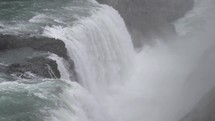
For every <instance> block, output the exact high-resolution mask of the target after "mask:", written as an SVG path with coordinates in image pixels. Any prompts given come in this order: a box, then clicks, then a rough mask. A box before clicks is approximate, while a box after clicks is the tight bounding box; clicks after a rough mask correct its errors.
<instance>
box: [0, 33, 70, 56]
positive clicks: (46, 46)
mask: <svg viewBox="0 0 215 121" xmlns="http://www.w3.org/2000/svg"><path fill="white" fill-rule="evenodd" d="M24 47H29V48H32V49H35V50H38V51H44V52H51V53H55V54H57V55H58V56H60V57H63V58H64V59H68V56H67V49H66V48H65V44H64V42H63V41H61V40H58V39H53V38H46V37H29V36H18V35H2V34H0V51H3V50H8V49H16V48H24Z"/></svg>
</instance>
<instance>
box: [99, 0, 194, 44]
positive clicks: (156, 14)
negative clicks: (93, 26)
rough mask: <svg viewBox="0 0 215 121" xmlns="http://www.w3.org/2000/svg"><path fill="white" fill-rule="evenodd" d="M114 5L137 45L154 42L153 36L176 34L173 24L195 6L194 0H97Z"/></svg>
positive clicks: (167, 36) (163, 36)
mask: <svg viewBox="0 0 215 121" xmlns="http://www.w3.org/2000/svg"><path fill="white" fill-rule="evenodd" d="M97 1H98V2H100V3H103V4H108V5H110V6H113V7H114V8H115V9H116V10H118V11H119V13H120V14H121V16H122V17H123V18H124V20H125V23H126V24H127V27H128V29H129V31H130V33H131V35H132V38H133V40H134V45H135V47H139V46H140V45H141V46H142V44H143V42H142V41H140V38H141V39H142V37H143V38H144V42H152V41H151V40H152V39H153V37H156V36H159V37H161V38H163V39H169V37H171V36H174V35H176V32H175V28H174V26H173V25H172V24H171V23H172V22H173V21H175V20H177V19H178V18H181V17H183V16H184V15H185V13H186V12H187V11H189V10H190V9H191V8H192V7H193V4H194V2H193V0H97Z"/></svg>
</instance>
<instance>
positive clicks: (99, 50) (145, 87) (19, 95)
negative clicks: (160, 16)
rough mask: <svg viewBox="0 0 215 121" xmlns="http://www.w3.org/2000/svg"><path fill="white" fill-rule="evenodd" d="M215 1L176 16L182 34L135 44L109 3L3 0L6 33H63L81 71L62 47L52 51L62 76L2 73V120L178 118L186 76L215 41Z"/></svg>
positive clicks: (199, 0) (1, 21) (0, 29)
mask: <svg viewBox="0 0 215 121" xmlns="http://www.w3.org/2000/svg"><path fill="white" fill-rule="evenodd" d="M53 1H54V2H53ZM214 6H215V2H214V0H204V1H203V0H196V1H195V5H194V8H193V10H191V11H190V12H188V13H187V15H186V16H185V17H183V18H181V19H179V20H177V21H176V22H175V23H174V25H175V27H176V30H177V32H178V35H179V36H178V37H176V38H175V39H174V40H172V41H168V42H165V43H163V42H162V41H159V38H158V39H157V40H156V41H157V44H156V45H154V46H145V47H144V48H143V50H142V51H140V52H136V51H135V49H134V47H133V45H132V40H131V37H130V35H129V32H128V31H127V28H126V25H125V23H124V21H123V19H122V18H121V16H120V14H119V13H118V12H117V11H116V10H114V9H113V8H112V7H109V6H107V5H101V4H99V3H97V2H96V1H93V0H61V1H60V0H10V1H7V0H1V1H0V8H1V12H0V16H1V17H0V33H2V34H12V35H17V36H21V35H23V34H28V35H30V36H39V37H40V36H43V37H48V38H55V39H59V40H62V41H63V42H64V43H65V46H66V49H67V51H68V56H69V58H70V59H71V60H73V61H74V64H75V71H76V72H77V75H78V78H77V80H73V79H70V76H71V75H70V70H69V69H68V67H67V63H66V62H65V61H64V60H63V59H62V58H60V57H58V56H57V55H52V56H50V58H51V59H53V60H56V62H57V64H58V69H59V71H60V73H61V79H45V78H44V79H35V80H26V79H18V80H16V81H9V80H8V78H7V77H5V76H4V75H0V81H1V83H0V121H177V120H179V119H180V118H181V117H180V116H182V115H184V114H182V113H181V112H184V111H180V110H185V109H184V108H186V107H187V106H185V105H189V104H188V103H187V104H185V103H186V102H183V101H181V99H183V97H184V95H183V91H182V90H183V87H184V84H185V83H186V78H187V76H188V75H189V74H190V72H191V71H192V69H193V68H194V67H195V66H196V65H197V64H198V61H199V60H200V58H201V55H202V54H203V53H204V51H205V50H206V49H207V48H209V47H210V46H211V45H213V43H214V40H212V38H213V37H214V34H213V29H214V26H215V21H214V20H215V16H214V14H213V12H214V10H215V7H214ZM206 31H207V32H206ZM143 39H144V38H143ZM0 58H1V57H0ZM0 60H2V59H0ZM7 61H9V60H6V61H5V60H4V61H1V62H0V63H2V64H7ZM190 100H191V99H190ZM188 102H189V101H188ZM183 107H184V108H183ZM189 109H190V108H189ZM189 109H187V110H189Z"/></svg>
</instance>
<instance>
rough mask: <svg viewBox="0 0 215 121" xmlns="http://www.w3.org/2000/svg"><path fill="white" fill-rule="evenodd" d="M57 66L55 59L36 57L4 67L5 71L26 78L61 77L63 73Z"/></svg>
mask: <svg viewBox="0 0 215 121" xmlns="http://www.w3.org/2000/svg"><path fill="white" fill-rule="evenodd" d="M57 67H58V66H57V63H56V62H55V61H54V60H51V59H48V58H44V57H35V58H31V59H28V60H27V61H26V62H23V63H15V64H11V65H8V66H6V67H4V72H5V73H7V74H10V75H13V76H16V77H20V78H25V79H32V78H37V77H43V78H60V77H61V75H60V72H59V70H58V68H57Z"/></svg>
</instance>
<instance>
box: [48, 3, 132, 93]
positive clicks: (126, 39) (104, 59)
mask: <svg viewBox="0 0 215 121" xmlns="http://www.w3.org/2000/svg"><path fill="white" fill-rule="evenodd" d="M44 35H45V36H48V37H54V38H57V39H60V40H63V41H64V42H65V44H66V48H67V50H68V53H69V56H70V58H71V59H72V60H74V62H75V66H76V71H77V73H78V77H79V81H80V83H81V84H82V85H83V86H84V87H85V88H88V89H89V90H90V91H92V92H93V93H100V92H102V91H105V90H107V89H108V88H110V87H111V86H113V85H115V84H117V83H118V84H120V83H123V81H124V80H125V78H124V77H126V73H127V70H129V68H130V67H129V66H130V64H131V60H132V59H134V50H133V47H132V42H131V37H130V35H129V33H128V31H127V29H126V26H125V24H124V22H123V19H122V18H121V17H120V15H119V14H118V12H117V11H115V10H114V9H113V8H111V7H108V6H105V5H103V6H102V7H101V8H100V9H99V10H98V11H96V12H95V13H94V14H93V15H92V16H90V17H87V18H84V19H82V20H80V21H78V22H77V23H75V24H74V26H72V27H62V26H53V27H46V28H45V31H44Z"/></svg>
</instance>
